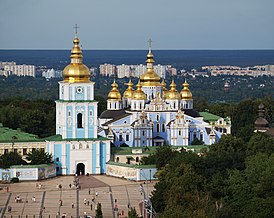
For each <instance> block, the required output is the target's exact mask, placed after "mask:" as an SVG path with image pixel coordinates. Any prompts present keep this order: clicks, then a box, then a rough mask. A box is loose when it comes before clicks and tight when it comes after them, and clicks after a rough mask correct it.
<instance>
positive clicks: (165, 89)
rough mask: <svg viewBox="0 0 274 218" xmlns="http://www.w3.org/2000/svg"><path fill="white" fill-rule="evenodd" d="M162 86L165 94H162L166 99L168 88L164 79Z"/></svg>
mask: <svg viewBox="0 0 274 218" xmlns="http://www.w3.org/2000/svg"><path fill="white" fill-rule="evenodd" d="M161 86H162V87H163V92H162V98H164V99H166V98H168V93H169V91H168V89H167V88H166V83H165V80H164V79H163V80H162V82H161Z"/></svg>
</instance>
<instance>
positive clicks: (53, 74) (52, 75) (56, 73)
mask: <svg viewBox="0 0 274 218" xmlns="http://www.w3.org/2000/svg"><path fill="white" fill-rule="evenodd" d="M42 77H45V78H46V79H51V78H60V77H62V72H61V71H56V70H54V69H53V68H52V69H48V70H46V71H43V72H42Z"/></svg>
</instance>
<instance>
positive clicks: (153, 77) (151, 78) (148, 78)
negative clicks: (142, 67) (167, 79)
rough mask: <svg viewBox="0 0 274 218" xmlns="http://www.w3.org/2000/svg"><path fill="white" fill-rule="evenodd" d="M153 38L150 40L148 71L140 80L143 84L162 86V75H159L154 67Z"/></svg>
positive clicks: (147, 61)
mask: <svg viewBox="0 0 274 218" xmlns="http://www.w3.org/2000/svg"><path fill="white" fill-rule="evenodd" d="M151 42H152V41H151V40H149V51H148V54H147V60H146V63H147V70H146V72H145V73H144V74H143V75H141V77H140V81H141V84H142V86H160V77H159V76H158V75H157V73H155V72H154V68H153V63H154V59H153V57H154V56H153V54H152V52H151Z"/></svg>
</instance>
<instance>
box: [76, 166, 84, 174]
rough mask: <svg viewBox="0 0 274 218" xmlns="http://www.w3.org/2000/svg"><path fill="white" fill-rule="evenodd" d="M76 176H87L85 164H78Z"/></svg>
mask: <svg viewBox="0 0 274 218" xmlns="http://www.w3.org/2000/svg"><path fill="white" fill-rule="evenodd" d="M76 174H77V175H78V176H80V175H85V164H83V163H78V164H77V166H76Z"/></svg>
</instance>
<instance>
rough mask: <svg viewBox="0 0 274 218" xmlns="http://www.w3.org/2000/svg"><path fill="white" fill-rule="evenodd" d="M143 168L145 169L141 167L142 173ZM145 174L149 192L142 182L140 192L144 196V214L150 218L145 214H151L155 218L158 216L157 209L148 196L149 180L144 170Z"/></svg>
mask: <svg viewBox="0 0 274 218" xmlns="http://www.w3.org/2000/svg"><path fill="white" fill-rule="evenodd" d="M142 170H143V169H140V173H141V172H143V171H142ZM150 172H151V170H150ZM143 176H144V178H145V180H146V183H147V193H146V192H145V190H144V187H143V185H142V184H140V192H141V194H142V195H143V196H144V204H143V206H144V210H143V212H144V214H143V215H144V217H146V218H148V217H147V216H145V214H146V215H149V218H153V217H156V211H155V210H154V209H153V206H152V203H151V201H150V199H149V197H148V196H147V194H148V181H147V178H146V176H145V174H144V172H143Z"/></svg>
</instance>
